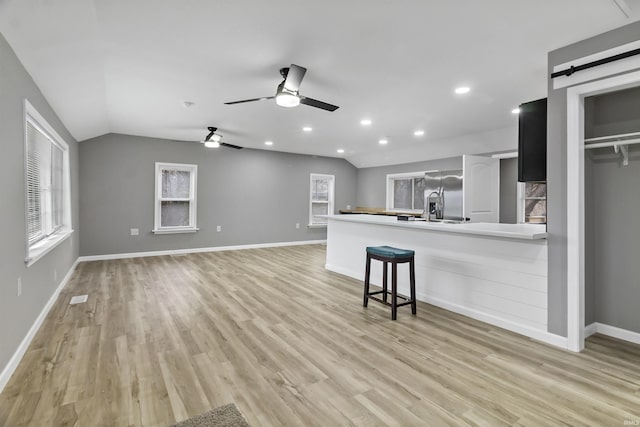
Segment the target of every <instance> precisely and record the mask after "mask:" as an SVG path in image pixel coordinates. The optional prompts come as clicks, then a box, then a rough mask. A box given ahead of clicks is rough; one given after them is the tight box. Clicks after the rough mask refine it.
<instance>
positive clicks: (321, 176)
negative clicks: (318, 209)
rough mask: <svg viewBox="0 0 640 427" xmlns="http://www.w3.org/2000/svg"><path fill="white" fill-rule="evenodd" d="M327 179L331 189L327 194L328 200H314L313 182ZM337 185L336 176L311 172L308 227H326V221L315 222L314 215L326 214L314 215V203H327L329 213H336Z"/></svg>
mask: <svg viewBox="0 0 640 427" xmlns="http://www.w3.org/2000/svg"><path fill="white" fill-rule="evenodd" d="M322 179H326V180H327V181H328V184H329V191H328V193H329V194H327V198H328V200H313V182H314V181H318V180H322ZM335 185H336V176H335V175H328V174H323V173H313V172H312V173H310V174H309V224H308V227H310V228H313V227H326V226H327V223H326V222H317V221H315V222H314V217H324V216H325V215H319V216H318V215H316V216H314V215H313V205H314V204H318V203H320V204H326V205H327V215H333V214H334V210H335V209H334V202H335Z"/></svg>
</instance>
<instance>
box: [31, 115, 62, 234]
mask: <svg viewBox="0 0 640 427" xmlns="http://www.w3.org/2000/svg"><path fill="white" fill-rule="evenodd" d="M52 145H53V144H52V143H51V141H50V140H49V138H48V137H47V136H46V135H45V134H44V133H43V132H42V131H40V129H38V128H37V127H36V126H34V124H33V123H31V122H30V121H27V161H26V168H27V170H26V175H27V176H26V178H27V182H26V186H27V236H28V240H29V244H30V245H31V244H33V243H35V242H37V241H38V240H40V239H42V238H44V237H46V236H47V234H48V230H47V225H48V224H47V222H46V218H47V216H48V215H49V214H50V212H51V197H50V193H51V163H52V162H51V160H52ZM56 148H57V147H56ZM58 151H60V155H59V159H58V161H59V162H60V163H62V161H61V159H62V150H60V149H58ZM56 157H58V155H56ZM61 167H62V165H60V168H61ZM61 174H62V172H60V175H61ZM58 179H59V180H60V181H62V178H61V177H59V178H58ZM60 183H61V184H62V182H60ZM60 187H61V186H60Z"/></svg>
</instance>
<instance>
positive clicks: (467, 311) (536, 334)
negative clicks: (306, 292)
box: [325, 264, 567, 349]
mask: <svg viewBox="0 0 640 427" xmlns="http://www.w3.org/2000/svg"><path fill="white" fill-rule="evenodd" d="M325 268H326V269H327V270H329V271H333V272H335V273H339V274H343V275H345V276H349V277H352V278H354V279H357V280H364V277H363V274H364V273H362V272H355V271H352V270H349V269H346V268H342V267H337V266H335V265H330V264H325ZM416 298H417V299H418V300H419V301H424V302H427V303H429V304H432V305H435V306H438V307H440V308H444V309H445V310H449V311H453V312H454V313H458V314H462V315H463V316H467V317H471V318H472V319H476V320H480V321H481V322H485V323H489V324H491V325H494V326H498V327H500V328H503V329H506V330H509V331H511V332H516V333H518V334H521V335H524V336H527V337H529V338H533V339H535V340H538V341H542V342H544V343H547V344H551V345H553V346H556V347H560V348H563V349H566V348H567V338H566V337H562V336H560V335H556V334H552V333H550V332H547V331H543V330H540V329H536V328H532V327H531V326H527V325H521V324H519V323H516V322H513V321H511V320H507V319H503V318H501V317H498V316H494V315H492V314H488V313H484V312H481V311H478V310H475V309H472V308H468V307H464V306H461V305H458V304H455V303H452V302H449V301H445V300H442V299H440V298H434V297H432V296H429V295H426V294H424V293H418V294H416Z"/></svg>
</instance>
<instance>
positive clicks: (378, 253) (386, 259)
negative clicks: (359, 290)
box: [362, 246, 416, 320]
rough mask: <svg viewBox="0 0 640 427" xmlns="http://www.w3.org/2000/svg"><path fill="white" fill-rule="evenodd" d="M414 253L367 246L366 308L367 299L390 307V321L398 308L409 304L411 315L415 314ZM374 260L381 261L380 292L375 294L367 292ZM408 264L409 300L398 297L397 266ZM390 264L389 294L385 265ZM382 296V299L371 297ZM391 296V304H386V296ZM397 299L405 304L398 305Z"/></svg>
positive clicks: (386, 247) (389, 247) (393, 318)
mask: <svg viewBox="0 0 640 427" xmlns="http://www.w3.org/2000/svg"><path fill="white" fill-rule="evenodd" d="M414 255H415V252H414V251H412V250H408V249H398V248H393V247H391V246H368V247H367V264H366V269H365V273H364V302H363V304H362V306H363V307H366V306H367V304H368V302H369V298H371V299H372V300H374V301H378V302H380V303H382V304H384V305H387V306H390V307H391V320H396V317H397V311H398V307H402V306H403V305H408V304H411V314H414V315H415V314H416V270H415V260H414ZM372 259H376V260H378V261H382V290H381V291H377V292H369V277H370V275H371V260H372ZM405 262H408V263H409V277H410V283H409V285H410V288H411V298H407V297H405V296H402V295H398V264H402V263H405ZM388 263H391V292H389V291H388V290H387V264H388ZM377 294H382V299H380V298H378V297H374V296H373V295H377ZM388 294H391V303H389V302H387V295H388ZM398 298H401V299H402V300H404V301H405V302H403V303H400V304H398Z"/></svg>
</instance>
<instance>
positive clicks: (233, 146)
mask: <svg viewBox="0 0 640 427" xmlns="http://www.w3.org/2000/svg"><path fill="white" fill-rule="evenodd" d="M220 145H222V146H224V147H229V148H235V149H236V150H242V148H243V147H240V146H239V145H233V144H228V143H226V142H221V143H220Z"/></svg>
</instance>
